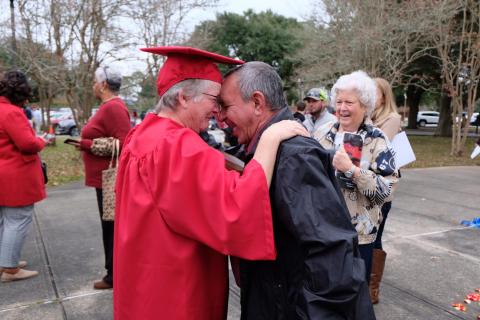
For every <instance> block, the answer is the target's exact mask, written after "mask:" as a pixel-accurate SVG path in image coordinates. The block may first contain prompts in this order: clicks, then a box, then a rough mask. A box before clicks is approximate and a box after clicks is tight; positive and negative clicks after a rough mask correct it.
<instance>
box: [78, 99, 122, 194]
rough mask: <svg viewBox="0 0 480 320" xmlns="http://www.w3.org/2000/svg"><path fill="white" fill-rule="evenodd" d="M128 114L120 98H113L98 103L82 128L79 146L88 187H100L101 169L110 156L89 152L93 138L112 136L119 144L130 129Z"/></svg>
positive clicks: (104, 167)
mask: <svg viewBox="0 0 480 320" xmlns="http://www.w3.org/2000/svg"><path fill="white" fill-rule="evenodd" d="M130 128H131V126H130V114H129V113H128V109H127V107H126V106H125V104H124V103H123V101H122V99H120V98H118V97H117V98H114V99H112V100H109V101H107V102H105V103H103V104H101V105H100V108H99V109H98V111H97V113H95V115H94V116H93V117H92V119H90V121H88V123H87V124H86V125H85V127H83V130H82V140H81V142H80V148H81V150H82V151H84V152H83V164H84V166H85V184H86V185H87V186H90V187H95V188H101V187H102V171H103V170H105V169H107V168H108V165H109V163H110V159H111V158H110V157H99V156H96V155H94V154H93V153H91V152H90V147H91V146H92V143H93V139H96V138H107V137H114V138H117V139H119V140H120V146H121V145H122V144H123V140H125V137H126V136H127V133H128V131H129V130H130Z"/></svg>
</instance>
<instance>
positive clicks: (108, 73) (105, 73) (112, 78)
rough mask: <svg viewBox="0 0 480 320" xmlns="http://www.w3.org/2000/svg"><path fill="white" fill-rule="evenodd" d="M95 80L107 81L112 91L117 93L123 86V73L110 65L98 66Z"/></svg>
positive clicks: (98, 81) (99, 81)
mask: <svg viewBox="0 0 480 320" xmlns="http://www.w3.org/2000/svg"><path fill="white" fill-rule="evenodd" d="M95 81H96V82H97V83H102V82H104V81H105V82H106V83H107V86H108V88H109V89H110V91H112V92H115V93H117V92H118V91H120V87H121V86H122V75H121V74H120V72H118V71H117V70H114V69H112V68H110V67H98V68H97V70H95Z"/></svg>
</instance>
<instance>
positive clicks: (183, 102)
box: [177, 89, 188, 109]
mask: <svg viewBox="0 0 480 320" xmlns="http://www.w3.org/2000/svg"><path fill="white" fill-rule="evenodd" d="M187 101H188V99H187V97H186V96H185V93H184V92H183V89H180V90H178V95H177V102H178V105H179V106H180V107H182V108H183V109H187Z"/></svg>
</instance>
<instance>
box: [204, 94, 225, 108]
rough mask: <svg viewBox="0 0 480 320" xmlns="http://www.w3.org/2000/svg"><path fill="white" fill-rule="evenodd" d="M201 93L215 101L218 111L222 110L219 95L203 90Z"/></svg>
mask: <svg viewBox="0 0 480 320" xmlns="http://www.w3.org/2000/svg"><path fill="white" fill-rule="evenodd" d="M202 94H204V95H206V96H209V97H212V98H213V100H212V101H213V102H214V103H215V106H216V107H217V110H218V112H221V111H222V105H221V103H220V101H219V100H220V97H219V96H215V95H213V94H210V93H205V92H202Z"/></svg>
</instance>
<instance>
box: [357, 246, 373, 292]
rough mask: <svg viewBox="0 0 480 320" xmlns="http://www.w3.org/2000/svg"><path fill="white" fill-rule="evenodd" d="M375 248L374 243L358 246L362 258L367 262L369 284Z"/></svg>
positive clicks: (366, 275)
mask: <svg viewBox="0 0 480 320" xmlns="http://www.w3.org/2000/svg"><path fill="white" fill-rule="evenodd" d="M373 247H374V244H373V243H368V244H360V245H358V250H360V257H362V259H363V261H364V262H365V273H366V274H365V277H366V278H367V283H370V273H371V272H372V260H373Z"/></svg>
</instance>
